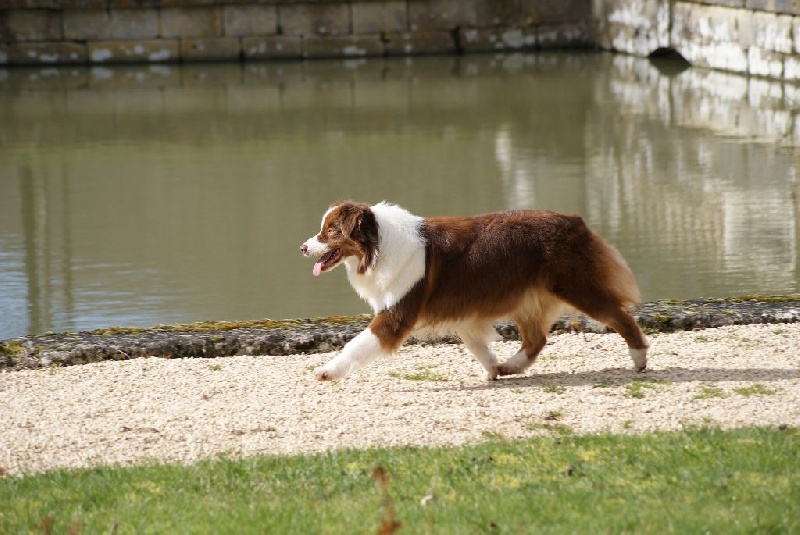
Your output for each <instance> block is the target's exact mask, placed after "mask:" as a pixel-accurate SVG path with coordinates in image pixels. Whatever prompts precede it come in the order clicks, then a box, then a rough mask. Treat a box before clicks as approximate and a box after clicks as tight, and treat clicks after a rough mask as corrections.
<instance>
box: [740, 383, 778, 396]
mask: <svg viewBox="0 0 800 535" xmlns="http://www.w3.org/2000/svg"><path fill="white" fill-rule="evenodd" d="M733 391H734V392H736V393H737V394H739V395H741V396H744V397H746V398H749V397H750V396H769V395H771V394H774V393H775V392H776V391H775V390H772V389H771V388H767V387H766V386H764V385H762V384H761V383H753V384H752V385H750V386H743V387H741V388H734V389H733Z"/></svg>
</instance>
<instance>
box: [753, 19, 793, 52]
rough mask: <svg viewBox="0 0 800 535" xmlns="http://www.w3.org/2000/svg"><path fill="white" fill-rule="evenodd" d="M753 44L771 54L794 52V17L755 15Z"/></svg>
mask: <svg viewBox="0 0 800 535" xmlns="http://www.w3.org/2000/svg"><path fill="white" fill-rule="evenodd" d="M752 17H753V18H752V22H753V26H752V27H753V42H754V44H755V45H756V46H757V47H760V48H762V49H764V50H768V51H771V52H781V53H783V54H791V53H792V52H793V48H794V43H793V35H792V33H793V31H794V26H793V22H795V19H794V17H788V16H786V15H774V14H772V13H754V14H753V15H752Z"/></svg>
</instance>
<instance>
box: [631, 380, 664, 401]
mask: <svg viewBox="0 0 800 535" xmlns="http://www.w3.org/2000/svg"><path fill="white" fill-rule="evenodd" d="M668 383H669V381H666V380H664V379H647V378H645V379H634V380H633V381H631V382H630V383H628V384H626V385H625V395H627V396H628V397H629V398H637V399H640V398H643V397H644V395H645V394H644V393H645V390H648V389H649V390H658V385H663V384H668Z"/></svg>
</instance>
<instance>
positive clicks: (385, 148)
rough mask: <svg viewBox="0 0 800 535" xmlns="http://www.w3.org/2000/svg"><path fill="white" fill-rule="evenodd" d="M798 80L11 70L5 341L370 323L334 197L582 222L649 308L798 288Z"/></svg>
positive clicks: (586, 63)
mask: <svg viewBox="0 0 800 535" xmlns="http://www.w3.org/2000/svg"><path fill="white" fill-rule="evenodd" d="M798 109H800V88H798V86H794V85H785V84H780V83H774V82H768V81H764V80H757V79H748V78H743V77H739V76H735V75H729V74H722V73H715V72H711V71H706V70H699V69H694V68H691V69H686V70H682V68H681V67H680V66H678V65H675V64H673V63H653V62H651V61H648V60H643V59H636V58H631V57H626V56H617V55H610V54H601V53H597V54H594V53H577V54H576V53H560V54H558V53H554V54H550V53H548V54H535V55H509V56H494V55H487V56H471V57H470V56H466V57H431V58H415V59H393V60H383V59H375V60H360V61H351V62H340V61H319V62H305V63H303V62H298V63H270V64H266V63H265V64H247V65H207V66H162V65H159V66H130V67H115V68H111V67H93V68H75V67H69V68H48V69H13V70H0V339H4V338H9V337H12V336H17V335H22V334H28V333H39V332H43V331H48V330H56V331H58V330H82V329H90V328H99V327H107V326H112V325H123V326H145V327H146V326H151V325H154V324H159V323H184V322H192V321H201V320H212V319H213V320H247V319H259V318H267V317H270V318H290V317H309V316H323V315H342V314H354V313H362V312H368V309H367V307H366V305H364V304H363V303H362V302H361V301H359V299H358V298H357V297H356V296H355V294H354V293H353V291H352V290H351V289H350V287H349V285H348V284H347V282H346V278H345V275H344V271H343V270H341V271H339V270H337V271H335V272H333V273H329V274H327V275H326V276H322V277H319V278H315V277H313V276H312V274H311V269H312V263H311V262H310V261H309V260H308V259H305V258H303V257H301V255H300V254H299V250H298V248H299V245H300V243H301V242H302V241H303V240H305V239H306V238H307V237H309V236H311V235H312V234H314V233H316V232H317V230H318V226H319V221H320V216H321V214H322V212H323V211H324V210H325V208H326V207H327V205H328V204H329V203H330V202H331V201H334V200H339V199H345V198H352V199H356V200H362V201H367V202H377V201H380V200H384V199H386V200H390V201H393V202H396V203H399V204H401V205H404V206H406V207H407V208H409V209H410V210H412V211H413V212H415V213H417V214H420V215H444V214H448V215H470V214H476V213H480V212H487V211H494V210H503V209H507V208H528V207H530V208H549V209H554V210H559V211H565V212H576V213H580V214H582V215H583V216H584V218H585V219H586V220H587V221H588V223H589V224H590V225H591V226H592V227H593V228H595V229H596V230H597V231H599V232H600V233H601V234H602V235H603V236H605V237H606V238H607V239H608V240H609V241H611V242H612V243H614V244H615V245H617V247H618V248H619V249H620V250H621V252H622V253H623V255H624V256H625V257H626V258H627V259H628V261H629V263H630V265H631V267H632V268H633V270H634V272H635V273H636V276H637V278H638V281H639V283H640V286H641V288H642V294H643V298H644V299H645V300H655V299H660V298H694V297H707V296H731V295H741V294H748V293H792V292H797V291H798V281H799V280H800V275H798V268H797V261H798V201H797V178H798V168H799V167H800V114H798V112H797V110H798Z"/></svg>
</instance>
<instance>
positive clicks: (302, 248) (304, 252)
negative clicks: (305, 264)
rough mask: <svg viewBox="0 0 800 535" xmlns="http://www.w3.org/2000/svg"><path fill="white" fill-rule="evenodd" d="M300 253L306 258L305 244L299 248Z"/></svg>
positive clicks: (306, 249) (306, 247)
mask: <svg viewBox="0 0 800 535" xmlns="http://www.w3.org/2000/svg"><path fill="white" fill-rule="evenodd" d="M300 252H301V253H303V256H308V245H306V244H305V243H304V244H303V245H301V246H300Z"/></svg>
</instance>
